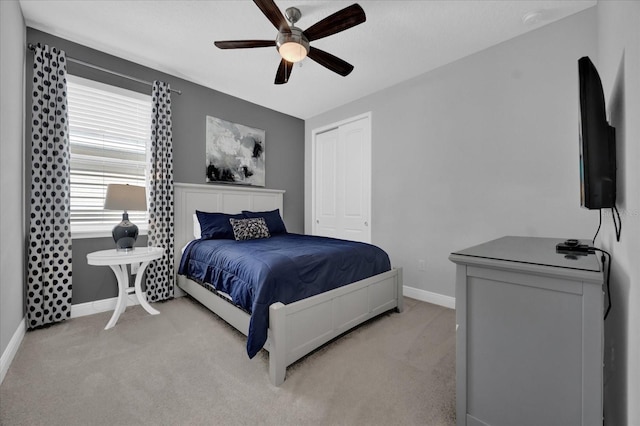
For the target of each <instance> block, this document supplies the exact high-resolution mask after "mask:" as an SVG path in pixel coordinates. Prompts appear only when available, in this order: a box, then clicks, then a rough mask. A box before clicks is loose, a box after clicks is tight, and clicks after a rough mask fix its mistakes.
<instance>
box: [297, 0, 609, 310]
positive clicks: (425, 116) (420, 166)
mask: <svg viewBox="0 0 640 426" xmlns="http://www.w3.org/2000/svg"><path fill="white" fill-rule="evenodd" d="M596 25H597V22H596V11H595V8H591V9H589V10H587V11H585V12H582V13H579V14H577V15H573V16H571V17H568V18H566V19H563V20H561V21H558V22H556V23H552V24H549V25H547V26H544V27H541V28H539V29H537V30H534V31H532V32H529V33H527V34H524V35H522V36H520V37H517V38H514V39H512V40H509V41H506V42H504V43H501V44H499V45H497V46H494V47H491V48H489V49H486V50H484V51H482V52H479V53H477V54H474V55H471V56H469V57H466V58H463V59H461V60H459V61H457V62H454V63H452V64H449V65H446V66H444V67H441V68H439V69H436V70H434V71H432V72H428V73H426V74H423V75H421V76H419V77H417V78H415V79H412V80H409V81H407V82H404V83H401V84H399V85H396V86H394V87H391V88H389V89H385V90H382V91H380V92H377V93H375V94H373V95H370V96H367V97H365V98H362V99H360V100H357V101H355V102H353V103H350V104H347V105H345V106H343V107H340V108H337V109H335V110H332V111H330V112H327V113H324V114H322V115H319V116H316V117H313V118H311V119H309V120H307V121H306V123H305V127H306V131H305V132H306V133H305V144H306V146H307V149H306V154H305V157H306V159H305V163H306V166H307V167H306V182H307V183H306V188H305V189H306V191H305V206H306V207H307V213H306V216H305V225H306V226H307V229H310V208H309V207H310V203H311V199H310V195H311V188H310V182H311V176H310V170H311V168H310V158H311V157H310V156H311V149H310V147H311V131H312V130H313V129H315V128H319V127H322V126H325V125H328V124H330V123H333V122H337V121H340V120H344V119H346V118H349V117H352V116H356V115H359V114H362V113H364V112H367V111H371V112H372V135H373V140H372V143H373V152H372V157H373V164H372V175H373V182H372V183H373V189H372V205H373V208H372V212H373V217H372V220H371V223H372V241H373V243H374V244H377V245H379V246H381V247H382V248H383V249H385V250H387V252H388V253H389V254H390V257H391V261H392V263H393V264H394V265H396V266H402V267H403V268H404V284H405V285H406V286H409V287H413V288H415V289H418V290H422V291H424V292H431V293H435V294H436V295H445V296H451V297H453V296H454V293H455V288H454V280H455V278H454V275H455V268H454V265H453V264H452V263H451V262H449V261H448V259H447V257H448V255H449V253H451V252H452V251H454V250H459V249H462V248H465V247H468V246H471V245H475V244H479V243H481V242H484V241H487V240H491V239H494V238H497V237H501V236H504V235H522V236H547V237H560V238H569V237H575V238H592V237H593V234H594V233H595V230H596V227H597V225H598V213H597V212H592V211H587V210H584V209H581V208H580V196H579V174H578V111H579V104H578V66H577V60H578V58H580V57H581V56H584V55H589V56H591V57H592V58H593V57H595V56H596V53H597V38H596V37H597V30H596ZM419 259H424V260H426V271H424V272H421V271H418V260H419ZM422 294H425V295H426V294H428V293H422Z"/></svg>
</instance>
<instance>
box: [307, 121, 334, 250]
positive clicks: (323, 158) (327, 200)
mask: <svg viewBox="0 0 640 426" xmlns="http://www.w3.org/2000/svg"><path fill="white" fill-rule="evenodd" d="M338 136H339V131H338V129H332V130H328V131H326V132H323V133H319V134H317V135H316V139H315V188H314V198H315V212H314V216H315V217H314V221H315V223H314V226H313V229H314V232H313V234H314V235H321V236H325V237H334V238H340V229H339V227H340V218H339V216H338V215H339V213H338V210H339V206H338V204H339V200H338V181H339V180H341V177H340V176H338Z"/></svg>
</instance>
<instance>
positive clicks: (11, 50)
mask: <svg viewBox="0 0 640 426" xmlns="http://www.w3.org/2000/svg"><path fill="white" fill-rule="evenodd" d="M24 45H25V29H24V20H23V18H22V12H21V11H20V5H19V4H18V2H17V1H14V0H11V1H0V63H2V66H1V67H0V209H2V212H1V213H0V244H1V245H0V354H2V355H4V354H5V350H6V349H7V345H8V344H9V342H10V340H11V338H12V337H13V335H14V333H15V332H16V330H17V329H18V326H19V324H20V321H22V318H23V317H24V295H23V294H24V277H25V273H24V249H25V240H24V231H23V228H22V226H20V224H22V223H23V222H24V213H23V209H22V184H23V181H22V176H23V174H24V172H23V157H22V141H23V133H22V128H23V127H22V117H23V114H24V101H23V93H24V91H23V87H24V61H25V52H24ZM4 360H6V358H4V357H3V361H4ZM2 367H3V368H4V367H5V366H4V365H3V366H2Z"/></svg>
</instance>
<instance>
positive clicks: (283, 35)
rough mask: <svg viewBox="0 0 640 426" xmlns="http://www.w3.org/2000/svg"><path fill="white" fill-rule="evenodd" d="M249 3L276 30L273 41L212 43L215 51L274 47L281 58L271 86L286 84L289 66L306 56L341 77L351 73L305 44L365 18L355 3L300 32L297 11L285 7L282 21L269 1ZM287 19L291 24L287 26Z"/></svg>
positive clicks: (347, 67)
mask: <svg viewBox="0 0 640 426" xmlns="http://www.w3.org/2000/svg"><path fill="white" fill-rule="evenodd" d="M253 2H254V3H255V4H256V5H257V6H258V7H259V8H260V10H261V11H262V13H264V14H265V16H266V17H267V18H268V19H269V21H271V23H272V24H273V26H274V27H276V29H277V30H278V35H277V36H276V39H275V40H230V41H216V42H215V43H214V44H215V45H216V46H217V47H218V48H220V49H248V48H254V47H272V46H275V47H276V48H277V49H278V53H279V54H280V56H281V57H282V59H281V60H280V65H279V66H278V71H277V73H276V79H275V84H284V83H286V82H287V81H289V77H290V76H291V71H292V70H293V64H294V63H295V62H299V61H301V60H303V59H304V58H305V57H307V56H308V57H309V58H311V59H313V60H314V61H316V62H317V63H319V64H320V65H322V66H324V67H326V68H328V69H330V70H331V71H333V72H335V73H338V74H340V75H341V76H343V77H344V76H347V75H349V73H351V71H353V65H351V64H349V63H348V62H346V61H343V60H342V59H340V58H338V57H336V56H334V55H332V54H330V53H327V52H325V51H323V50H320V49H316V48H315V47H311V46H310V45H309V42H311V41H314V40H318V39H320V38H323V37H327V36H330V35H333V34H336V33H339V32H340V31H344V30H347V29H349V28H351V27H355V26H356V25H359V24H361V23H363V22H364V21H366V20H367V17H366V16H365V14H364V10H363V9H362V7H360V5H359V4H357V3H355V4H352V5H351V6H348V7H345V8H344V9H342V10H339V11H338V12H336V13H334V14H333V15H330V16H327V17H326V18H324V19H322V20H321V21H319V22H317V23H315V24H314V25H312V26H311V27H309V28H307V29H306V30H304V31H302V30H301V29H300V28H298V27H296V26H295V25H294V24H295V23H296V22H297V21H298V20H299V19H300V17H301V16H302V14H301V13H300V10H299V9H297V8H295V7H290V8H288V9H287V10H286V15H287V18H286V19H285V17H284V16H283V15H282V13H281V12H280V9H278V6H276V4H275V2H274V1H273V0H253ZM287 20H288V21H289V22H290V23H291V24H288V23H287Z"/></svg>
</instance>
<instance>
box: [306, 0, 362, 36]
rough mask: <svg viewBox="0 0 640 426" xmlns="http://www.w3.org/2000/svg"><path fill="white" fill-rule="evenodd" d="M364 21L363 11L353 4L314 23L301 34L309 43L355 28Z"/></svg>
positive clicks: (356, 4)
mask: <svg viewBox="0 0 640 426" xmlns="http://www.w3.org/2000/svg"><path fill="white" fill-rule="evenodd" d="M366 20H367V17H366V15H365V14H364V10H362V7H360V5H359V4H358V3H355V4H352V5H351V6H349V7H345V8H344V9H342V10H339V11H338V12H336V13H334V14H333V15H331V16H327V17H326V18H324V19H323V20H321V21H319V22H316V23H315V24H313V25H312V26H310V27H309V28H307V29H306V30H305V31H304V32H303V34H304V35H305V37H307V39H308V40H309V41H313V40H317V39H319V38H323V37H327V36H330V35H332V34H335V33H339V32H340V31H344V30H346V29H349V28H351V27H355V26H356V25H358V24H362V23H363V22H364V21H366Z"/></svg>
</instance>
